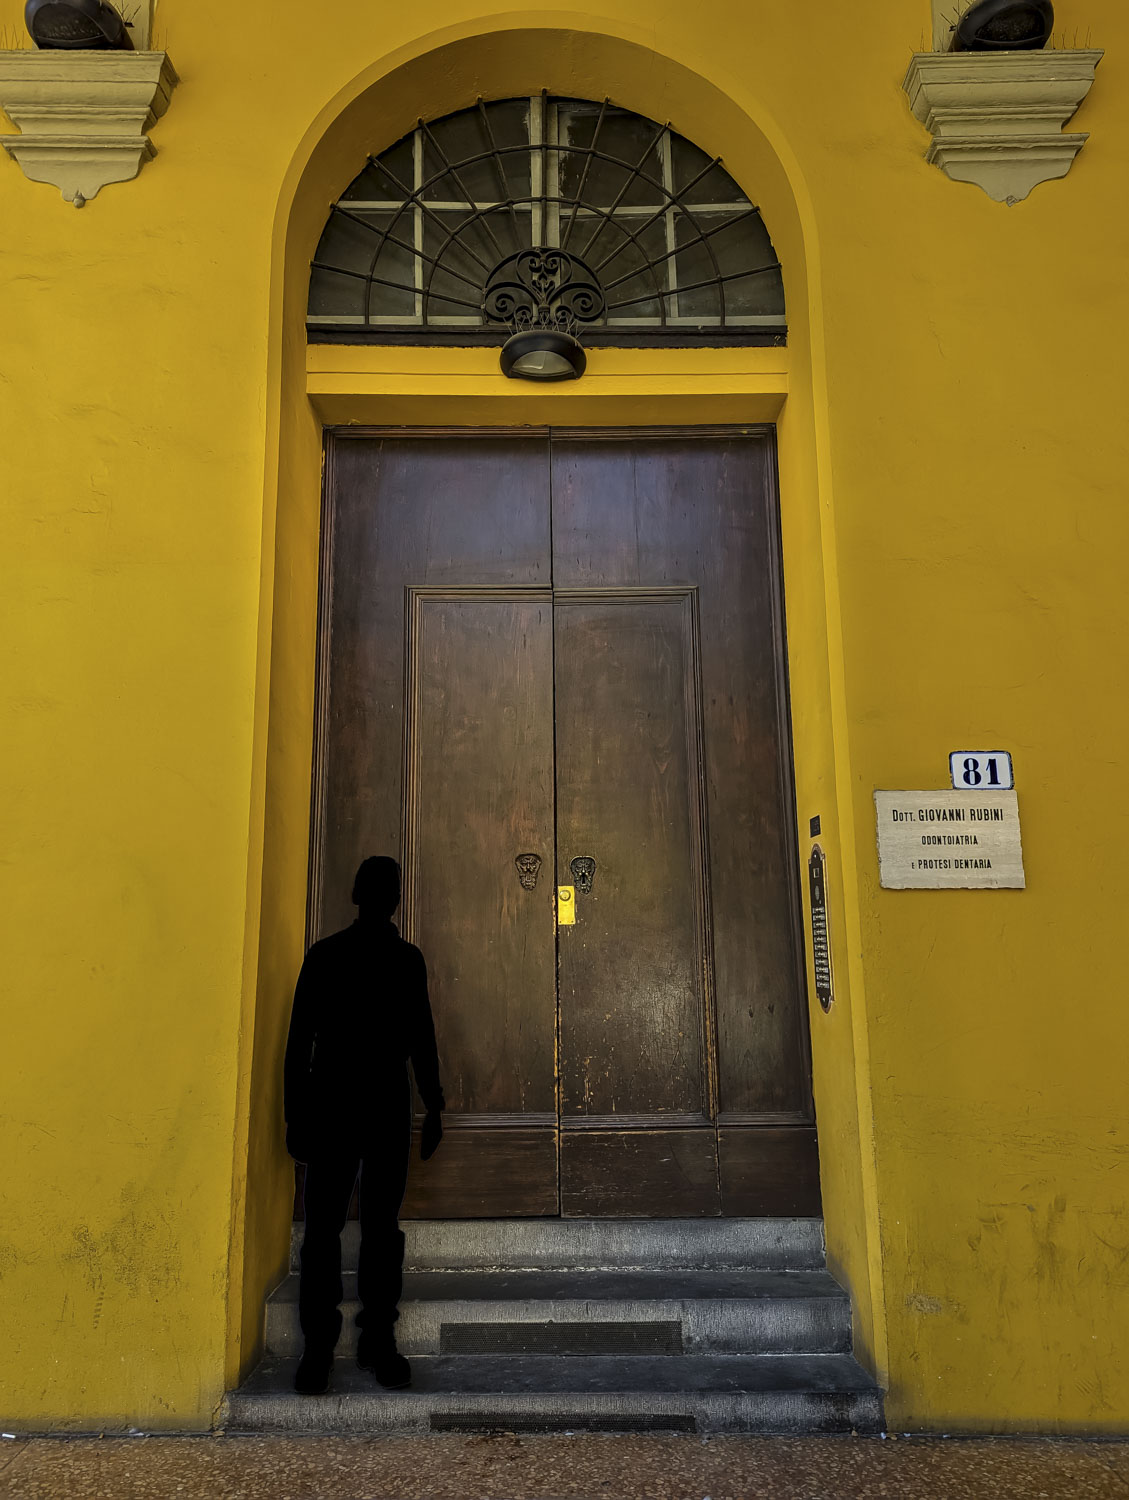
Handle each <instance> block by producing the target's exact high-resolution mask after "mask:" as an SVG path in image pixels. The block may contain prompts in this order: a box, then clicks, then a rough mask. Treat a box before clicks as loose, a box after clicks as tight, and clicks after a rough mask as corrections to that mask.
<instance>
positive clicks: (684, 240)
mask: <svg viewBox="0 0 1129 1500" xmlns="http://www.w3.org/2000/svg"><path fill="white" fill-rule="evenodd" d="M532 246H541V247H555V248H563V249H566V250H568V251H569V253H570V254H572V255H574V256H577V257H579V258H580V259H581V260H582V261H583V262H584V263H585V264H586V265H587V266H588V268H589V269H590V270H591V271H593V272H594V273H595V276H596V279H597V280H598V281H599V282H600V284H601V285H602V287H603V290H604V294H605V297H606V301H607V311H606V313H605V314H604V316H603V317H602V318H601V319H600V323H601V324H602V325H603V326H604V328H605V329H606V330H607V331H608V333H609V334H610V333H611V332H612V331H614V330H616V329H620V330H622V331H623V332H624V333H625V334H626V333H631V332H638V333H640V334H644V335H646V334H650V335H654V336H661V335H662V334H664V333H667V334H678V333H694V332H695V331H697V330H702V331H704V330H709V329H720V330H725V331H727V332H728V334H729V335H730V337H733V336H737V337H740V336H741V334H742V333H744V334H745V335H746V336H748V337H749V338H752V337H755V336H757V335H759V334H772V333H775V334H778V335H781V336H782V334H783V331H784V326H785V318H784V293H783V283H782V280H781V274H780V266H779V263H778V261H777V259H776V254H775V251H774V250H773V248H772V244H771V241H770V240H769V237H768V232H767V230H766V229H765V227H764V224H763V221H762V220H761V217H760V214H759V213H758V212H757V210H756V208H755V207H754V205H753V204H752V203H751V202H750V201H749V199H748V198H746V197H745V195H744V194H743V193H742V192H741V190H740V188H739V187H738V186H737V184H736V183H735V182H734V181H733V179H732V178H731V177H730V176H729V174H728V173H727V172H726V171H725V170H724V168H723V167H722V166H721V165H720V164H719V162H718V161H716V160H711V159H710V158H709V157H708V156H706V154H705V153H704V152H703V151H701V150H699V149H698V147H696V146H694V145H693V144H691V142H689V141H688V140H686V139H685V138H684V137H682V136H680V135H678V134H676V133H675V132H674V131H672V130H671V129H670V128H669V127H668V126H662V125H658V124H656V123H655V122H654V121H651V120H647V119H645V118H644V117H643V116H641V115H635V114H631V113H629V112H628V111H626V110H622V109H618V108H616V107H615V106H613V105H611V104H609V103H608V102H606V101H605V102H604V103H603V104H594V103H590V102H588V101H584V100H576V99H558V98H553V97H550V96H548V95H534V96H533V97H532V98H523V99H507V100H498V101H494V102H491V103H485V102H483V101H479V102H478V103H477V105H475V106H474V107H473V108H471V109H467V110H461V111H459V112H458V113H457V114H453V115H448V116H446V117H445V118H443V119H441V120H436V121H433V122H431V123H427V124H425V123H423V122H421V123H420V124H419V125H418V126H417V128H416V129H415V130H414V131H412V132H411V134H410V135H408V136H405V137H404V139H403V140H401V141H398V142H397V143H396V144H395V145H394V146H392V147H390V148H389V149H388V150H387V151H384V152H381V153H380V155H379V156H377V157H374V158H371V159H370V162H369V165H368V166H366V167H365V169H364V171H363V172H361V174H360V175H359V176H358V177H357V178H355V179H354V181H353V182H352V183H351V184H350V186H349V187H348V189H347V190H346V191H345V193H343V194H342V196H341V198H340V199H339V201H338V202H337V203H336V204H334V206H333V209H332V211H331V213H330V217H329V221H328V223H327V224H326V227H325V230H324V232H323V234H322V238H321V241H320V243H319V245H318V249H317V253H316V255H315V257H314V262H313V270H312V274H311V281H310V299H309V313H308V321H309V325H310V332H311V337H316V336H317V333H318V331H319V330H323V329H328V328H334V327H337V328H341V329H343V330H344V329H350V328H352V329H354V330H356V329H360V328H365V329H367V330H369V332H370V336H372V335H374V334H379V333H381V332H383V333H384V334H387V335H390V336H391V335H394V334H395V333H396V332H397V331H398V330H399V331H404V332H408V331H410V330H416V331H418V332H420V333H422V332H425V331H432V332H437V333H442V332H452V333H458V332H462V333H465V334H471V335H472V334H473V333H474V332H475V331H476V330H479V331H481V332H482V333H483V334H484V335H485V334H487V333H489V332H493V333H496V332H497V331H498V329H497V325H491V324H489V323H487V322H486V320H485V319H484V314H483V310H482V298H483V290H484V288H485V284H486V281H487V279H488V277H489V275H490V273H491V271H492V270H493V269H494V267H495V266H496V265H497V264H498V263H499V262H500V261H502V260H504V259H505V258H506V257H508V256H510V255H513V254H515V253H517V252H518V251H519V250H523V249H528V248H530V247H532Z"/></svg>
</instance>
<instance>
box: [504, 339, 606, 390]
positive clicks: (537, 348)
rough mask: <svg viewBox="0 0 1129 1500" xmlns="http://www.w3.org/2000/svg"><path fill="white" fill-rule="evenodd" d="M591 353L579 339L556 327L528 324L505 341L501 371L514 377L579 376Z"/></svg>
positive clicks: (524, 378)
mask: <svg viewBox="0 0 1129 1500" xmlns="http://www.w3.org/2000/svg"><path fill="white" fill-rule="evenodd" d="M587 363H588V357H587V355H586V354H585V353H584V346H583V345H582V344H581V342H580V340H579V339H577V338H573V336H572V334H571V333H565V332H563V331H562V330H561V329H557V328H525V329H520V330H519V331H518V332H517V333H514V334H511V335H510V337H509V338H508V339H507V340H506V342H505V343H504V344H503V345H502V374H503V375H508V376H509V377H510V379H511V380H579V379H580V377H581V375H583V374H584V369H585V366H586V365H587Z"/></svg>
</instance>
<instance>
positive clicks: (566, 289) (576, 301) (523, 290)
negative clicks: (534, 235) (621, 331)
mask: <svg viewBox="0 0 1129 1500" xmlns="http://www.w3.org/2000/svg"><path fill="white" fill-rule="evenodd" d="M605 307H606V303H605V301H604V293H603V290H602V288H601V287H600V283H599V282H598V281H597V279H596V277H595V276H594V275H593V273H592V272H591V271H590V270H589V269H588V267H587V266H586V265H585V264H584V262H583V261H582V260H580V259H578V257H577V256H575V255H569V253H568V252H567V251H566V250H556V249H553V248H552V247H546V246H539V247H537V248H535V249H533V250H521V251H519V252H518V254H517V255H510V256H507V258H506V259H505V260H503V261H501V262H500V263H499V264H498V265H496V266H495V267H494V269H493V271H491V273H490V277H489V279H488V280H487V282H486V289H485V292H484V293H483V299H482V308H483V314H484V316H485V318H486V320H487V321H488V322H493V323H505V324H508V325H509V328H510V330H511V332H510V336H509V338H508V339H507V340H506V342H505V343H504V344H503V345H502V356H501V365H502V374H503V375H505V376H507V377H508V378H509V379H511V380H542V381H547V380H579V378H580V377H581V375H583V374H584V370H585V367H586V365H587V363H588V360H587V356H586V355H585V353H584V348H583V346H582V345H581V342H580V340H579V339H578V338H577V337H576V328H577V325H578V324H579V323H594V322H595V321H596V319H597V318H600V317H602V316H603V314H604V310H605Z"/></svg>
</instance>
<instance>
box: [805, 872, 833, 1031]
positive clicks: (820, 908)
mask: <svg viewBox="0 0 1129 1500" xmlns="http://www.w3.org/2000/svg"><path fill="white" fill-rule="evenodd" d="M808 890H809V892H810V894H811V956H812V964H813V967H814V968H815V993H816V996H817V997H818V999H819V1003H820V1005H822V1006H823V1008H824V1010H830V1009H831V1001H832V1000H833V999H834V996H833V994H832V990H831V944H830V942H829V941H828V938H827V859H826V857H825V855H824V853H823V850H822V849H821V848H820V847H819V845H818V844H813V845H812V851H811V858H810V859H809V860H808Z"/></svg>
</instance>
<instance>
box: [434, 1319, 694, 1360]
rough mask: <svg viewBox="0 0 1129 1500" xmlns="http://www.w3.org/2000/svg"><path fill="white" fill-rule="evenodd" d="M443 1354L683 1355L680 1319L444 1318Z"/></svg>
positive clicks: (441, 1333) (440, 1343)
mask: <svg viewBox="0 0 1129 1500" xmlns="http://www.w3.org/2000/svg"><path fill="white" fill-rule="evenodd" d="M439 1352H440V1354H681V1353H682V1352H683V1351H682V1324H681V1323H679V1322H657V1321H656V1322H645V1323H626V1322H606V1323H441V1324H440V1325H439Z"/></svg>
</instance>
